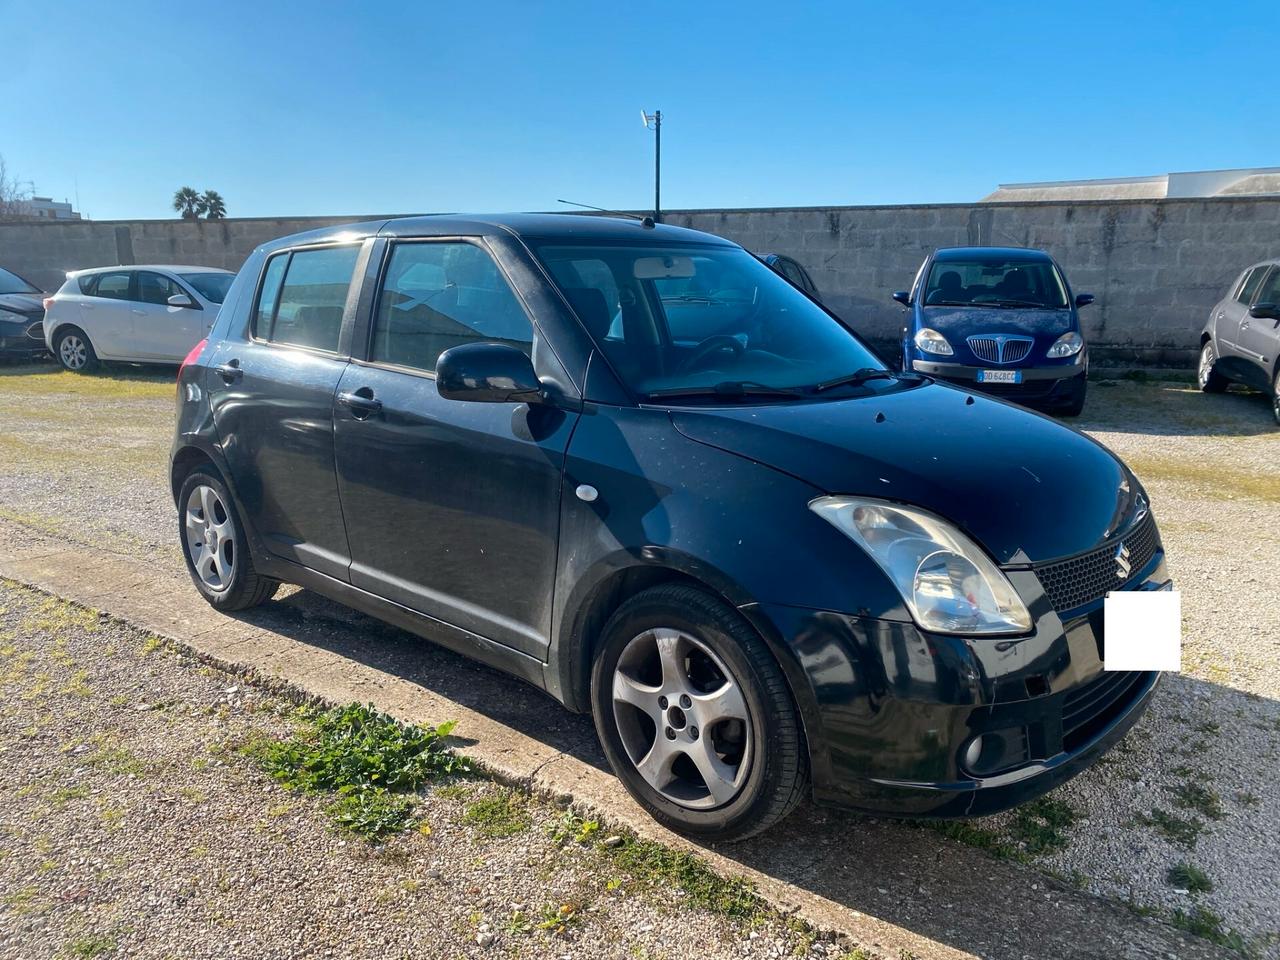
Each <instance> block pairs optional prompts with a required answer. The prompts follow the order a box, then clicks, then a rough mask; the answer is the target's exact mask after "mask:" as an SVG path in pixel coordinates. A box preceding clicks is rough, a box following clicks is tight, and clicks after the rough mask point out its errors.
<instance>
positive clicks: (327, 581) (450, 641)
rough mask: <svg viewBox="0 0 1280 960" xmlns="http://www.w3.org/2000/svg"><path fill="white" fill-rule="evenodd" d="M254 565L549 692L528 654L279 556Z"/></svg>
mask: <svg viewBox="0 0 1280 960" xmlns="http://www.w3.org/2000/svg"><path fill="white" fill-rule="evenodd" d="M254 564H255V566H257V567H258V572H259V573H261V574H263V575H264V576H268V577H274V578H275V579H277V580H282V581H284V582H285V583H296V584H297V585H298V586H300V587H302V588H304V589H306V590H314V591H315V592H316V593H318V594H320V595H322V596H325V597H328V598H329V599H330V600H334V601H336V602H338V603H341V604H344V605H345V606H348V607H351V608H353V609H355V610H359V611H360V612H361V613H365V614H368V615H369V616H371V617H375V618H377V619H378V620H382V621H385V622H386V623H390V624H392V625H393V626H397V627H400V628H401V629H402V630H408V631H409V632H410V633H413V634H416V635H417V636H419V637H422V638H423V639H425V640H430V641H431V642H432V643H438V644H439V645H440V646H442V647H447V648H448V649H450V650H452V651H454V652H455V653H460V654H462V655H463V656H464V657H469V658H470V659H472V660H478V661H479V662H480V663H483V664H485V665H486V666H490V667H493V668H494V669H496V670H501V671H502V672H503V673H509V674H511V675H512V676H515V677H519V678H520V679H521V680H524V681H526V682H528V683H531V684H533V685H534V686H535V687H537V688H538V689H539V690H546V689H547V685H546V677H545V676H544V667H545V664H544V663H543V662H542V661H541V660H538V659H536V658H535V657H531V656H529V655H528V654H524V653H521V652H520V651H518V650H513V649H512V648H511V647H507V646H503V645H502V644H500V643H496V642H494V641H493V640H490V639H488V638H486V637H482V636H479V635H478V634H474V633H471V632H470V631H468V630H463V629H462V628H461V627H455V626H454V625H453V624H451V623H445V622H444V621H443V620H437V619H435V618H434V617H429V616H427V615H426V614H423V613H419V612H418V611H416V610H410V609H409V608H408V607H404V606H401V605H400V604H398V603H393V602H392V601H390V600H386V599H384V598H382V597H379V596H377V595H376V594H372V593H369V592H368V591H367V590H361V589H360V588H359V587H354V586H352V585H351V584H349V583H346V582H344V581H342V580H335V579H334V578H333V577H330V576H326V575H325V574H323V573H317V572H316V571H315V570H310V569H308V568H307V567H303V566H300V565H298V564H296V563H290V562H289V561H288V560H281V559H279V558H278V557H271V558H269V559H268V558H259V557H254Z"/></svg>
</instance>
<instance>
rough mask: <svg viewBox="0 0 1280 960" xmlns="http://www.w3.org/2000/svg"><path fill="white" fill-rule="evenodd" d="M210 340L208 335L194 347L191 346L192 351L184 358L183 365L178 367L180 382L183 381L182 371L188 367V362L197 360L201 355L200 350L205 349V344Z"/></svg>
mask: <svg viewBox="0 0 1280 960" xmlns="http://www.w3.org/2000/svg"><path fill="white" fill-rule="evenodd" d="M208 342H209V339H208V338H207V337H206V338H205V339H203V340H201V341H200V342H199V343H197V344H196V345H195V346H194V347H192V348H191V352H190V353H188V354H187V355H186V357H185V359H183V361H182V366H180V367H178V382H179V383H181V382H182V371H183V370H185V369H187V365H188V364H191V363H195V362H196V357H198V356H200V351H201V350H203V349H204V345H205V344H206V343H208Z"/></svg>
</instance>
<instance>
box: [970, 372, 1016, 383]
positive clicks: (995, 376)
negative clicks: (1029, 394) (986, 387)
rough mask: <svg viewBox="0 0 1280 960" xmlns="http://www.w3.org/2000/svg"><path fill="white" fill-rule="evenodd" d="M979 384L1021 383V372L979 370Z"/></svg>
mask: <svg viewBox="0 0 1280 960" xmlns="http://www.w3.org/2000/svg"><path fill="white" fill-rule="evenodd" d="M978 382H979V383H1021V382H1022V371H1021V370H979V371H978Z"/></svg>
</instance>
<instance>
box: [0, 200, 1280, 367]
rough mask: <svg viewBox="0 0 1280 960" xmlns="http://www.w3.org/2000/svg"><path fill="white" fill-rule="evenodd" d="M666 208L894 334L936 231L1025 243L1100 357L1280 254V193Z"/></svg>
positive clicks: (90, 226)
mask: <svg viewBox="0 0 1280 960" xmlns="http://www.w3.org/2000/svg"><path fill="white" fill-rule="evenodd" d="M386 216H390V215H383V216H353V217H294V218H252V219H235V220H221V221H205V220H197V221H184V220H139V221H72V222H47V223H9V224H0V266H5V267H8V268H9V269H12V270H15V271H16V272H18V273H20V274H22V275H23V276H25V277H27V278H28V279H30V280H31V281H33V282H34V283H36V284H39V285H41V286H43V287H45V289H51V290H52V289H57V287H58V286H60V285H61V283H62V280H63V275H64V273H65V271H67V270H74V269H80V268H84V267H94V266H109V265H114V264H118V263H175V262H177V263H192V264H202V265H207V266H216V267H225V268H227V269H231V270H234V269H237V268H238V267H239V266H240V264H241V263H243V262H244V259H245V258H246V257H247V256H248V255H249V253H250V252H251V251H252V250H253V248H254V247H256V246H257V245H258V244H260V243H263V242H264V241H266V240H270V239H273V238H275V237H280V236H284V235H286V234H291V233H297V232H300V231H303V230H312V229H316V228H318V227H322V226H329V225H332V224H339V223H352V222H356V221H360V220H378V219H385V218H386ZM664 219H665V220H666V221H667V222H668V223H674V224H677V225H680V226H688V227H693V228H694V229H697V230H705V231H708V232H710V233H716V234H720V235H722V236H725V237H728V238H730V239H731V240H734V241H736V242H738V243H741V244H742V245H743V246H745V247H747V248H748V249H750V250H753V251H756V252H758V253H781V254H786V255H788V256H791V257H794V258H795V259H796V260H798V261H800V262H801V263H802V264H804V265H805V267H806V268H807V269H808V270H809V272H810V273H811V274H812V276H813V278H814V280H815V281H816V282H817V284H818V286H819V288H820V289H821V290H822V291H823V294H824V297H825V299H826V300H827V302H828V303H829V304H830V305H831V307H832V308H833V309H834V310H835V311H836V312H837V313H839V314H840V315H841V316H843V317H845V318H846V319H847V320H848V321H850V322H851V323H852V324H853V325H854V326H855V327H857V328H858V329H859V330H860V331H862V332H863V333H864V335H865V336H867V337H869V338H870V339H872V340H873V341H875V342H877V343H879V344H881V345H883V346H886V347H888V348H889V349H892V345H893V344H894V343H895V341H896V340H897V338H898V335H899V330H900V328H901V323H902V308H900V307H899V306H898V305H897V304H895V303H893V302H892V301H891V300H890V298H889V295H890V294H891V293H892V292H893V291H894V290H900V289H905V288H906V287H908V286H910V284H911V281H912V278H913V277H914V276H915V272H916V270H917V269H918V268H919V266H920V262H921V261H922V260H923V258H924V256H925V255H926V254H927V253H928V252H929V251H930V250H932V249H933V248H935V247H939V246H955V245H964V244H973V245H988V246H1000V245H1005V246H1030V247H1040V248H1042V249H1045V250H1048V251H1049V252H1050V253H1051V254H1053V256H1054V257H1056V258H1057V259H1058V261H1059V262H1060V263H1061V264H1062V266H1063V268H1064V269H1065V270H1066V272H1067V277H1068V279H1069V280H1070V282H1071V285H1072V287H1073V288H1074V289H1075V291H1076V292H1078V293H1082V292H1088V293H1093V294H1096V295H1097V297H1098V302H1097V303H1096V304H1095V305H1094V306H1091V307H1088V308H1086V309H1085V310H1084V311H1083V312H1082V317H1083V321H1084V325H1085V333H1086V336H1087V337H1088V338H1089V340H1090V343H1091V349H1092V351H1093V356H1094V358H1095V360H1111V361H1116V362H1123V363H1137V364H1169V365H1180V366H1190V365H1191V362H1192V360H1193V358H1194V355H1195V352H1196V350H1197V348H1198V338H1199V334H1200V330H1201V328H1202V327H1203V325H1204V322H1205V319H1206V318H1207V316H1208V313H1209V309H1210V307H1211V306H1212V305H1213V304H1214V303H1215V302H1216V301H1217V300H1218V299H1219V298H1220V297H1221V296H1222V295H1223V293H1224V291H1225V289H1226V287H1227V286H1228V285H1229V284H1230V282H1231V280H1232V279H1233V278H1234V277H1235V276H1236V275H1237V274H1238V273H1239V272H1240V270H1242V269H1243V268H1244V267H1245V266H1248V265H1249V264H1250V263H1254V262H1256V261H1258V260H1261V259H1265V258H1268V257H1276V256H1280V197H1270V198H1265V197H1264V198H1258V197H1242V198H1212V199H1176V200H1117V201H1074V202H1072V201H1068V202H1041V203H1001V204H941V205H922V206H879V207H821V208H818V207H812V208H810V207H806V208H780V209H750V210H675V211H668V212H667V213H666V214H665V215H664Z"/></svg>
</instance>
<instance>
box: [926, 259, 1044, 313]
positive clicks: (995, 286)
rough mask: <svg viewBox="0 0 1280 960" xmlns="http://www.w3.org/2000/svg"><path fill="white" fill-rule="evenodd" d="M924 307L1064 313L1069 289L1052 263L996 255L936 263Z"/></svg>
mask: <svg viewBox="0 0 1280 960" xmlns="http://www.w3.org/2000/svg"><path fill="white" fill-rule="evenodd" d="M924 304H925V306H926V307H938V306H952V307H957V306H963V307H967V306H974V305H979V304H980V305H983V306H996V307H1012V308H1017V307H1039V308H1041V309H1045V308H1048V309H1052V310H1062V309H1065V308H1066V306H1067V290H1066V284H1064V283H1063V282H1062V275H1061V274H1060V273H1058V268H1057V267H1056V266H1054V265H1053V263H1052V262H1051V261H1049V260H1026V259H1010V258H1008V257H995V256H993V257H982V256H976V257H969V258H966V259H964V260H935V261H934V262H933V267H932V268H931V269H930V270H929V282H928V284H927V285H926V286H925V296H924Z"/></svg>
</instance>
